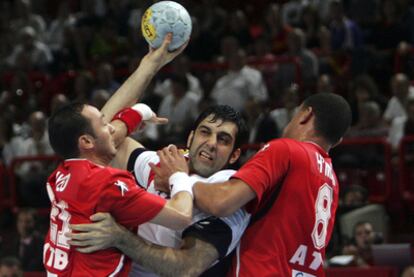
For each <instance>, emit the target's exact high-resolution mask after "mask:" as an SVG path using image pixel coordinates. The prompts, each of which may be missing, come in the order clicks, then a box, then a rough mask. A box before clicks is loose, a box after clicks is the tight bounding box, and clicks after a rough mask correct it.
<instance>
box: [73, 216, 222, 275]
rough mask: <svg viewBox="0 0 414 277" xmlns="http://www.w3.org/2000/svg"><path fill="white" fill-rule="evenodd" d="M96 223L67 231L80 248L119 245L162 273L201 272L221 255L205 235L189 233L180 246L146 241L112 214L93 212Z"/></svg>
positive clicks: (156, 271)
mask: <svg viewBox="0 0 414 277" xmlns="http://www.w3.org/2000/svg"><path fill="white" fill-rule="evenodd" d="M91 220H92V221H94V222H96V223H93V224H80V225H72V226H71V228H72V229H73V230H75V231H77V232H80V233H71V234H67V236H68V237H69V238H71V241H70V244H71V245H74V246H80V247H79V248H77V250H78V251H79V252H82V253H91V252H94V251H97V250H102V249H106V248H109V247H116V248H118V249H119V250H121V251H122V252H123V253H124V254H125V255H127V256H129V257H130V258H131V259H132V260H134V261H136V262H138V263H139V264H140V265H142V266H144V267H145V268H147V269H149V270H151V271H152V272H154V273H156V274H159V275H160V276H199V275H200V274H201V273H202V272H204V271H205V270H206V269H207V268H208V267H209V266H210V265H211V264H212V263H213V262H214V261H215V260H217V259H218V256H219V254H218V252H217V250H216V248H215V247H214V246H213V245H211V244H210V243H207V242H205V241H203V240H201V239H198V238H194V237H190V236H188V237H185V238H184V239H183V244H182V246H181V248H180V249H173V248H169V247H162V246H158V245H154V244H151V243H149V242H146V241H145V240H143V239H142V238H140V237H138V236H137V235H135V234H133V233H131V232H129V231H128V230H127V229H125V228H124V227H122V226H120V225H119V224H117V223H116V222H115V221H114V220H113V218H112V217H111V216H110V215H109V214H104V213H99V214H96V215H93V216H92V217H91Z"/></svg>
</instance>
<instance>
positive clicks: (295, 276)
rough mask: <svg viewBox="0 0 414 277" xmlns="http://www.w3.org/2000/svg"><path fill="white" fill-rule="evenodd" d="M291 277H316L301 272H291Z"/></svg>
mask: <svg viewBox="0 0 414 277" xmlns="http://www.w3.org/2000/svg"><path fill="white" fill-rule="evenodd" d="M292 277H316V276H315V275H313V274H309V273H305V272H302V271H297V270H292Z"/></svg>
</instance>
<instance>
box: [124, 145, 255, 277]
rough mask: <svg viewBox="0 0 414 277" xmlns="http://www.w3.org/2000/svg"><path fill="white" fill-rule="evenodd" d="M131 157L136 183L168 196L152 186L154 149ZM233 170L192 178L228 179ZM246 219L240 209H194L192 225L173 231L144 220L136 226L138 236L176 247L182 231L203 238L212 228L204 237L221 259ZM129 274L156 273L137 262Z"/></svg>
mask: <svg viewBox="0 0 414 277" xmlns="http://www.w3.org/2000/svg"><path fill="white" fill-rule="evenodd" d="M137 154H138V156H137ZM130 160H131V164H132V163H134V168H133V172H134V175H135V178H136V179H137V181H138V183H139V184H143V185H144V186H145V187H144V188H145V189H146V190H147V191H148V192H150V193H153V194H159V195H160V196H162V197H165V198H166V197H168V195H167V194H165V193H160V192H159V191H157V190H156V189H155V187H154V180H153V178H152V177H151V172H152V170H151V168H150V166H149V164H150V163H152V164H158V163H159V157H158V155H157V153H156V152H154V151H136V152H134V153H133V154H132V155H131V157H130ZM133 161H135V162H133ZM128 170H129V171H132V170H131V168H128ZM235 172H236V171H235V170H221V171H218V172H217V173H215V174H213V175H211V176H210V177H207V178H205V177H202V176H200V175H197V174H192V175H191V179H194V180H197V181H200V182H205V183H214V182H220V181H227V180H228V179H229V178H230V177H231V176H232V175H233V174H234V173H235ZM152 176H153V175H152ZM249 219H250V216H249V215H248V214H247V213H246V212H245V211H244V210H243V209H240V210H238V211H236V212H235V213H234V214H232V215H231V216H228V217H223V218H219V219H218V218H216V217H212V216H211V215H210V214H206V213H204V212H202V211H200V210H198V209H196V208H194V210H193V220H192V225H190V226H189V227H188V228H186V229H185V230H181V231H175V230H172V229H169V228H166V227H164V226H161V225H157V224H152V223H146V224H141V225H140V226H139V228H138V235H139V236H141V237H142V238H144V239H146V240H147V241H150V242H152V243H155V244H157V245H162V246H168V247H173V248H179V247H180V245H181V242H182V240H181V237H182V235H183V234H184V236H185V235H188V234H190V235H191V234H192V235H197V236H198V237H202V238H203V237H208V236H210V234H211V232H212V231H214V236H213V237H211V238H204V239H205V240H206V241H208V242H209V243H210V244H212V245H214V247H215V248H216V249H217V251H218V252H219V257H220V258H223V257H226V256H227V255H229V254H230V253H231V252H232V250H233V249H234V248H235V246H237V243H238V242H239V240H240V237H241V235H242V234H243V232H244V230H245V229H246V227H247V225H248V223H249ZM197 224H198V225H197ZM199 226H202V228H198V227H199ZM212 229H213V230H212ZM214 270H216V269H214ZM214 272H216V271H214ZM206 274H207V273H205V275H206ZM129 276H145V277H152V276H158V275H156V274H154V273H151V272H148V270H145V268H143V267H142V266H140V265H139V263H134V264H133V267H132V271H131V273H130V274H129Z"/></svg>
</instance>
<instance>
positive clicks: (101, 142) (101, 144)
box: [82, 105, 116, 163]
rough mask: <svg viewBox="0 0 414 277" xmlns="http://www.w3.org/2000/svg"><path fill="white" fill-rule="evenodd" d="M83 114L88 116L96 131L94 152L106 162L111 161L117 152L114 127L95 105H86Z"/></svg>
mask: <svg viewBox="0 0 414 277" xmlns="http://www.w3.org/2000/svg"><path fill="white" fill-rule="evenodd" d="M82 114H83V115H84V116H85V117H87V118H88V119H89V120H90V122H91V125H92V129H93V131H94V133H95V138H94V139H93V142H94V149H93V150H94V154H95V155H96V156H97V157H98V158H99V159H100V160H102V161H104V162H105V163H109V162H110V161H111V160H112V159H113V158H114V157H115V154H116V148H115V142H114V139H113V136H112V135H113V134H114V132H115V129H114V127H113V126H112V125H111V124H109V123H108V122H107V120H106V119H105V118H104V115H103V114H102V113H101V112H100V111H99V110H98V109H97V108H95V107H93V106H90V105H85V107H84V108H83V110H82Z"/></svg>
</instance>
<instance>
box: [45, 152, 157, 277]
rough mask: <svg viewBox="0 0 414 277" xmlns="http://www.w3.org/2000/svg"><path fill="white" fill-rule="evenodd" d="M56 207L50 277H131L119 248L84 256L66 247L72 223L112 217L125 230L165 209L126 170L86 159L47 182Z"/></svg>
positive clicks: (49, 241)
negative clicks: (98, 215)
mask: <svg viewBox="0 0 414 277" xmlns="http://www.w3.org/2000/svg"><path fill="white" fill-rule="evenodd" d="M47 190H48V194H49V197H50V200H51V202H52V209H51V212H50V229H49V232H48V234H47V237H46V241H45V245H44V250H43V263H44V265H45V268H46V270H47V272H48V276H82V277H84V276H127V275H128V272H129V268H130V261H129V259H128V258H127V257H125V256H124V255H123V254H122V253H121V252H119V251H118V250H116V249H107V250H103V251H97V252H94V253H91V254H82V253H80V252H78V251H76V250H75V249H74V247H73V246H70V245H69V244H68V241H67V238H66V237H65V233H67V232H69V224H79V223H90V220H89V217H90V216H91V215H93V214H94V213H97V212H109V213H111V215H112V216H113V217H114V218H115V220H116V221H117V222H118V223H120V224H122V225H123V226H125V227H127V228H129V229H130V230H133V231H134V232H136V227H137V226H138V225H139V224H141V223H144V222H147V221H149V220H151V219H152V218H153V217H155V216H156V215H157V214H158V213H159V212H160V211H161V209H162V208H163V207H164V205H165V200H164V199H162V198H161V197H158V196H155V195H151V194H149V193H147V192H146V191H144V190H143V189H141V188H139V187H138V186H137V185H136V183H135V180H134V178H133V176H132V175H131V174H130V173H128V172H127V171H124V170H119V169H115V168H111V167H102V166H99V165H96V164H94V163H92V162H90V161H88V160H80V159H73V160H66V161H64V162H63V163H61V164H60V165H59V167H58V168H57V169H56V170H55V172H53V173H52V175H51V176H50V177H49V179H48V183H47Z"/></svg>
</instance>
